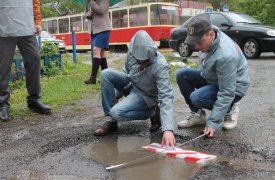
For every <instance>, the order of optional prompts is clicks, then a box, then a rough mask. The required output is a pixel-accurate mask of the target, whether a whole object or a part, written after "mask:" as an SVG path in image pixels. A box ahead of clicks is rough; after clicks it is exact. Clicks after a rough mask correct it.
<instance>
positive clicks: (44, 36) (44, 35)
mask: <svg viewBox="0 0 275 180" xmlns="http://www.w3.org/2000/svg"><path fill="white" fill-rule="evenodd" d="M40 36H41V43H43V42H45V41H50V42H54V43H55V44H56V45H57V46H58V48H59V52H61V53H63V52H65V50H66V45H65V42H64V41H63V40H61V39H56V38H55V37H54V36H52V35H51V34H50V33H48V32H47V31H42V32H41V34H40Z"/></svg>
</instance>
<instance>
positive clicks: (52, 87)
mask: <svg viewBox="0 0 275 180" xmlns="http://www.w3.org/2000/svg"><path fill="white" fill-rule="evenodd" d="M78 58H79V59H83V56H81V55H78ZM62 60H63V65H64V69H63V71H61V72H60V73H59V74H58V75H55V76H41V100H42V101H43V102H44V103H46V104H48V105H50V106H52V107H53V108H54V109H55V111H59V107H60V105H66V104H74V103H75V101H77V100H80V99H84V98H91V97H92V96H93V95H94V94H96V93H98V92H99V89H100V87H99V84H98V83H97V84H96V85H86V84H84V81H85V80H86V79H87V78H88V77H89V75H90V73H91V66H90V65H86V64H83V63H80V62H79V61H78V60H77V62H79V63H76V64H74V63H72V58H71V57H70V56H69V55H64V56H63V58H62ZM10 87H11V90H12V93H11V99H10V104H11V109H10V115H11V117H22V116H25V115H31V113H30V111H29V110H28V108H27V105H26V104H27V101H26V96H27V90H26V88H25V80H20V81H16V83H11V84H10ZM77 110H80V108H77Z"/></svg>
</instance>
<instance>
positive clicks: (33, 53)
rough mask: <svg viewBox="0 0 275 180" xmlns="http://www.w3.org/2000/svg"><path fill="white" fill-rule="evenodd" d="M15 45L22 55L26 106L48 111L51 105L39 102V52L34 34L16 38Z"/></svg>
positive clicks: (43, 112)
mask: <svg viewBox="0 0 275 180" xmlns="http://www.w3.org/2000/svg"><path fill="white" fill-rule="evenodd" d="M17 46H18V48H19V50H20V53H21V55H22V57H23V62H24V67H25V70H26V86H27V90H28V96H27V100H28V107H29V108H30V109H32V110H34V111H36V112H38V113H42V114H47V113H50V111H51V107H49V106H47V105H45V104H43V103H42V102H40V100H39V99H40V52H39V48H38V43H37V40H36V37H35V35H33V36H22V37H19V38H18V42H17Z"/></svg>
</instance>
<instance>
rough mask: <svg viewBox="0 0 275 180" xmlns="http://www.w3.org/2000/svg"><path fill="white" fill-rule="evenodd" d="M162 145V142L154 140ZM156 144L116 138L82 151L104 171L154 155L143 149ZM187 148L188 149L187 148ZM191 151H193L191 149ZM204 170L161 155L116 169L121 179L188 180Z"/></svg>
mask: <svg viewBox="0 0 275 180" xmlns="http://www.w3.org/2000/svg"><path fill="white" fill-rule="evenodd" d="M154 142H160V140H157V141H156V140H154ZM150 143H153V142H151V140H150V139H149V138H145V137H115V138H111V139H107V140H104V141H101V142H98V143H94V144H90V145H87V146H85V147H83V148H82V150H81V153H82V155H83V156H85V157H87V158H90V159H93V160H95V161H97V162H99V163H102V164H103V165H104V166H105V167H108V166H111V165H117V164H121V163H125V162H130V161H133V160H135V159H138V158H142V157H145V156H148V155H151V154H152V153H151V152H149V151H147V150H144V149H142V146H143V145H147V144H150ZM185 148H187V147H185ZM189 149H190V148H189ZM200 168H201V167H200V166H199V165H197V164H196V163H191V162H188V161H184V160H181V159H178V158H173V157H166V156H161V155H156V156H152V157H150V158H147V159H144V160H141V161H138V162H136V163H134V164H132V165H131V166H127V167H123V168H119V169H116V171H114V170H112V171H113V172H115V173H117V175H118V177H119V178H121V179H127V180H128V179H129V180H140V179H144V180H145V179H160V180H161V179H163V180H167V179H185V178H188V177H190V176H191V175H192V174H193V173H194V172H195V171H196V170H199V169H200Z"/></svg>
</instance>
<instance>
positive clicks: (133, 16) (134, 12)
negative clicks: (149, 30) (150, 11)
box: [129, 7, 148, 27]
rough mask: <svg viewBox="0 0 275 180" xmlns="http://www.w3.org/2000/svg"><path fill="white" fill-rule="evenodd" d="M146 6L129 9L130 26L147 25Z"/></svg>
mask: <svg viewBox="0 0 275 180" xmlns="http://www.w3.org/2000/svg"><path fill="white" fill-rule="evenodd" d="M147 17H148V15H147V7H138V8H133V9H130V16H129V18H130V26H131V27H135V26H147V25H148V18H147Z"/></svg>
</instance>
